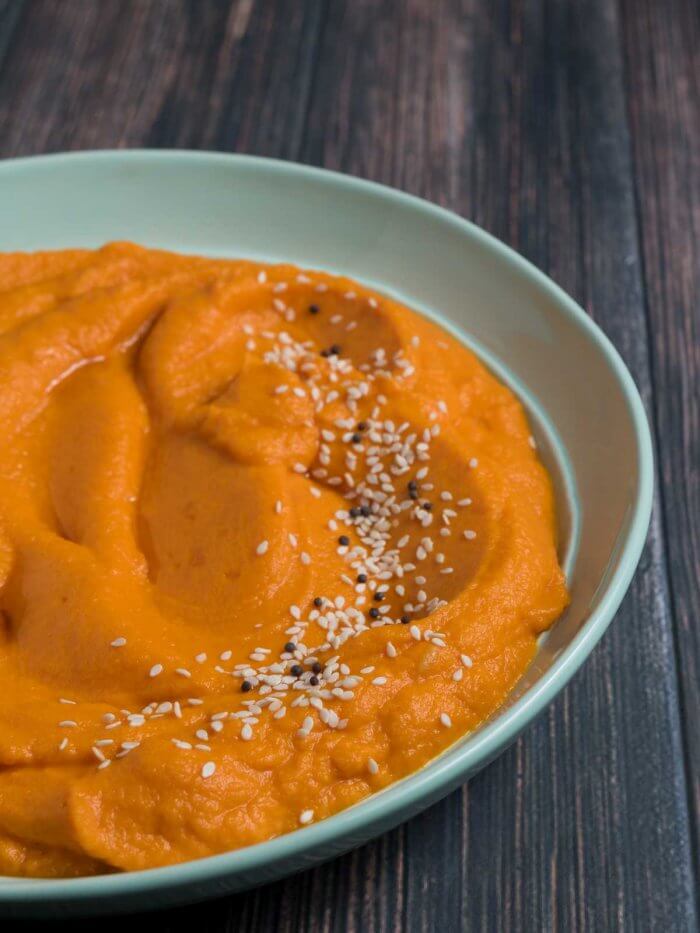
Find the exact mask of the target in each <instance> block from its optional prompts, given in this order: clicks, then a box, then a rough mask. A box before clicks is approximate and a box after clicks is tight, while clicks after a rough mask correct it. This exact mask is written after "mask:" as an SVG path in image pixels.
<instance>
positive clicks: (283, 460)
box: [0, 244, 567, 876]
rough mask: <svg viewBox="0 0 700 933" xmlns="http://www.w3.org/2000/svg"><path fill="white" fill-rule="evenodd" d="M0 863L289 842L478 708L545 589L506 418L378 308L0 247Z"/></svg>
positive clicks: (552, 579)
mask: <svg viewBox="0 0 700 933" xmlns="http://www.w3.org/2000/svg"><path fill="white" fill-rule="evenodd" d="M0 436H2V439H3V445H2V446H3V456H2V458H1V460H0V610H1V620H2V625H1V629H0V678H1V680H2V683H3V690H4V696H5V700H4V702H3V704H2V705H1V706H0V873H4V874H11V875H29V876H69V875H80V874H92V873H99V872H105V871H114V870H133V869H140V868H147V867H151V866H157V865H166V864H170V863H174V862H180V861H184V860H187V859H193V858H198V857H201V856H205V855H210V854H213V853H217V852H222V851H226V850H229V849H233V848H236V847H239V846H244V845H248V844H250V843H254V842H258V841H261V840H264V839H268V838H270V837H273V836H277V835H279V834H281V833H285V832H288V831H290V830H293V829H296V828H298V827H299V826H300V825H304V824H306V823H309V822H312V821H317V820H320V819H323V818H324V817H326V816H328V815H330V814H332V813H334V812H336V811H338V810H340V809H342V808H344V807H347V806H349V805H350V804H353V803H355V802H356V801H358V800H361V799H362V798H363V797H366V796H367V795H368V794H370V793H372V792H374V791H377V790H379V789H380V788H382V787H385V786H386V785H387V784H390V783H391V782H392V781H395V780H397V779H398V778H400V777H402V776H404V775H406V774H408V773H410V772H412V771H415V770H416V769H417V768H419V767H420V766H421V765H423V764H424V763H425V762H427V761H428V760H430V759H431V758H433V757H434V756H435V755H437V754H438V753H439V752H440V751H441V750H443V749H444V748H445V747H447V746H448V745H450V744H451V743H452V742H454V741H455V740H456V739H457V738H458V737H459V736H461V735H463V734H464V733H466V732H468V731H469V730H471V729H473V728H474V727H475V726H477V725H478V724H479V723H480V722H482V721H483V720H484V718H485V717H487V716H488V715H489V714H490V713H491V712H493V710H494V709H495V708H497V707H498V705H499V704H500V703H501V702H502V700H503V698H504V697H505V695H506V694H507V692H508V691H509V690H510V689H511V687H512V686H513V685H514V683H515V682H516V681H517V679H518V677H519V676H520V675H521V674H522V672H523V671H524V669H525V668H526V667H527V665H528V663H529V662H530V660H531V658H532V656H533V654H534V651H535V647H536V638H537V635H538V633H540V632H542V631H543V630H544V629H545V628H547V627H548V626H549V625H551V624H552V622H553V621H554V619H555V618H556V617H557V616H558V615H559V614H560V613H561V611H562V609H563V608H564V606H565V605H566V602H567V593H566V588H565V584H564V579H563V575H562V572H561V570H560V568H559V566H558V563H557V556H556V542H555V531H554V527H555V523H554V505H553V497H552V490H551V487H550V481H549V478H548V476H547V474H546V472H545V470H544V468H543V467H542V465H541V464H540V463H539V461H538V459H537V455H536V451H535V450H534V445H533V444H532V443H531V438H530V436H529V429H528V425H527V422H526V419H525V417H524V414H523V411H522V409H521V406H520V404H519V403H518V401H517V400H516V398H515V397H514V396H513V395H512V393H511V392H510V391H509V390H508V389H506V388H505V387H504V386H502V385H500V384H499V383H498V382H497V381H496V380H495V379H494V378H493V377H492V376H491V375H490V374H489V373H488V372H487V371H486V370H485V368H484V367H483V366H482V365H481V364H480V363H479V361H478V360H477V359H476V358H475V357H474V355H473V354H472V353H470V352H469V351H468V350H467V349H465V348H464V347H463V346H462V345H460V344H459V343H458V342H456V341H455V340H454V339H453V338H452V337H451V336H449V335H448V334H446V333H445V332H443V331H442V330H441V329H440V328H438V327H437V326H436V325H435V324H433V323H431V322H429V321H427V320H425V319H424V318H422V317H420V316H418V315H417V314H415V313H413V312H411V311H409V310H408V309H407V308H404V307H402V306H400V305H399V304H397V303H396V302H394V301H391V300H389V299H388V298H386V297H384V296H380V295H376V294H373V293H372V292H371V291H369V290H367V289H366V288H363V287H361V286H359V285H357V284H356V283H354V282H351V281H349V280H347V279H342V278H336V277H332V276H330V275H326V274H321V273H313V272H300V271H299V270H298V269H296V268H293V267H290V266H282V265H279V266H262V265H258V264H253V263H249V262H236V261H223V260H207V259H199V258H193V257H184V256H178V255H174V254H167V253H163V252H158V251H153V250H146V249H143V248H139V247H136V246H133V245H130V244H112V245H109V246H106V247H104V248H103V249H100V250H96V251H80V250H72V251H60V252H52V253H38V254H32V255H27V254H9V255H4V256H1V257H0Z"/></svg>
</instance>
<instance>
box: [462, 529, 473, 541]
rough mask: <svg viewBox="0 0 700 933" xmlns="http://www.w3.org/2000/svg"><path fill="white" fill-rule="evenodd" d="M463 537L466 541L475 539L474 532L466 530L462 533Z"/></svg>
mask: <svg viewBox="0 0 700 933" xmlns="http://www.w3.org/2000/svg"><path fill="white" fill-rule="evenodd" d="M464 537H465V538H466V539H467V541H473V540H474V538H476V532H475V531H472V530H471V529H467V530H466V531H465V532H464Z"/></svg>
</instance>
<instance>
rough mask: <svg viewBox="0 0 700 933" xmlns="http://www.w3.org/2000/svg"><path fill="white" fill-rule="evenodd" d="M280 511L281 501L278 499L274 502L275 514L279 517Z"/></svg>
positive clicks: (281, 507)
mask: <svg viewBox="0 0 700 933" xmlns="http://www.w3.org/2000/svg"><path fill="white" fill-rule="evenodd" d="M282 509H283V505H282V500H281V499H278V500H277V502H275V512H276V513H277V514H278V515H279V514H280V513H281V512H282Z"/></svg>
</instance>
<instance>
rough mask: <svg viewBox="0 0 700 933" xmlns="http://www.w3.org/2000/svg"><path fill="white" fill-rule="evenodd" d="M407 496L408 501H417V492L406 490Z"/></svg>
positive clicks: (415, 490)
mask: <svg viewBox="0 0 700 933" xmlns="http://www.w3.org/2000/svg"><path fill="white" fill-rule="evenodd" d="M408 496H409V498H410V499H417V498H418V490H417V489H409V490H408Z"/></svg>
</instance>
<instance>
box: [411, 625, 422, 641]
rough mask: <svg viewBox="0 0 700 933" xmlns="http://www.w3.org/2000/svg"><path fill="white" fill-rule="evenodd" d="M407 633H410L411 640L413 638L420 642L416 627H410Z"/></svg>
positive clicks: (418, 630)
mask: <svg viewBox="0 0 700 933" xmlns="http://www.w3.org/2000/svg"><path fill="white" fill-rule="evenodd" d="M409 631H410V633H411V637H412V638H415V640H416V641H420V639H421V634H420V629H419V628H418V626H417V625H412V626H411V628H410V629H409Z"/></svg>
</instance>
